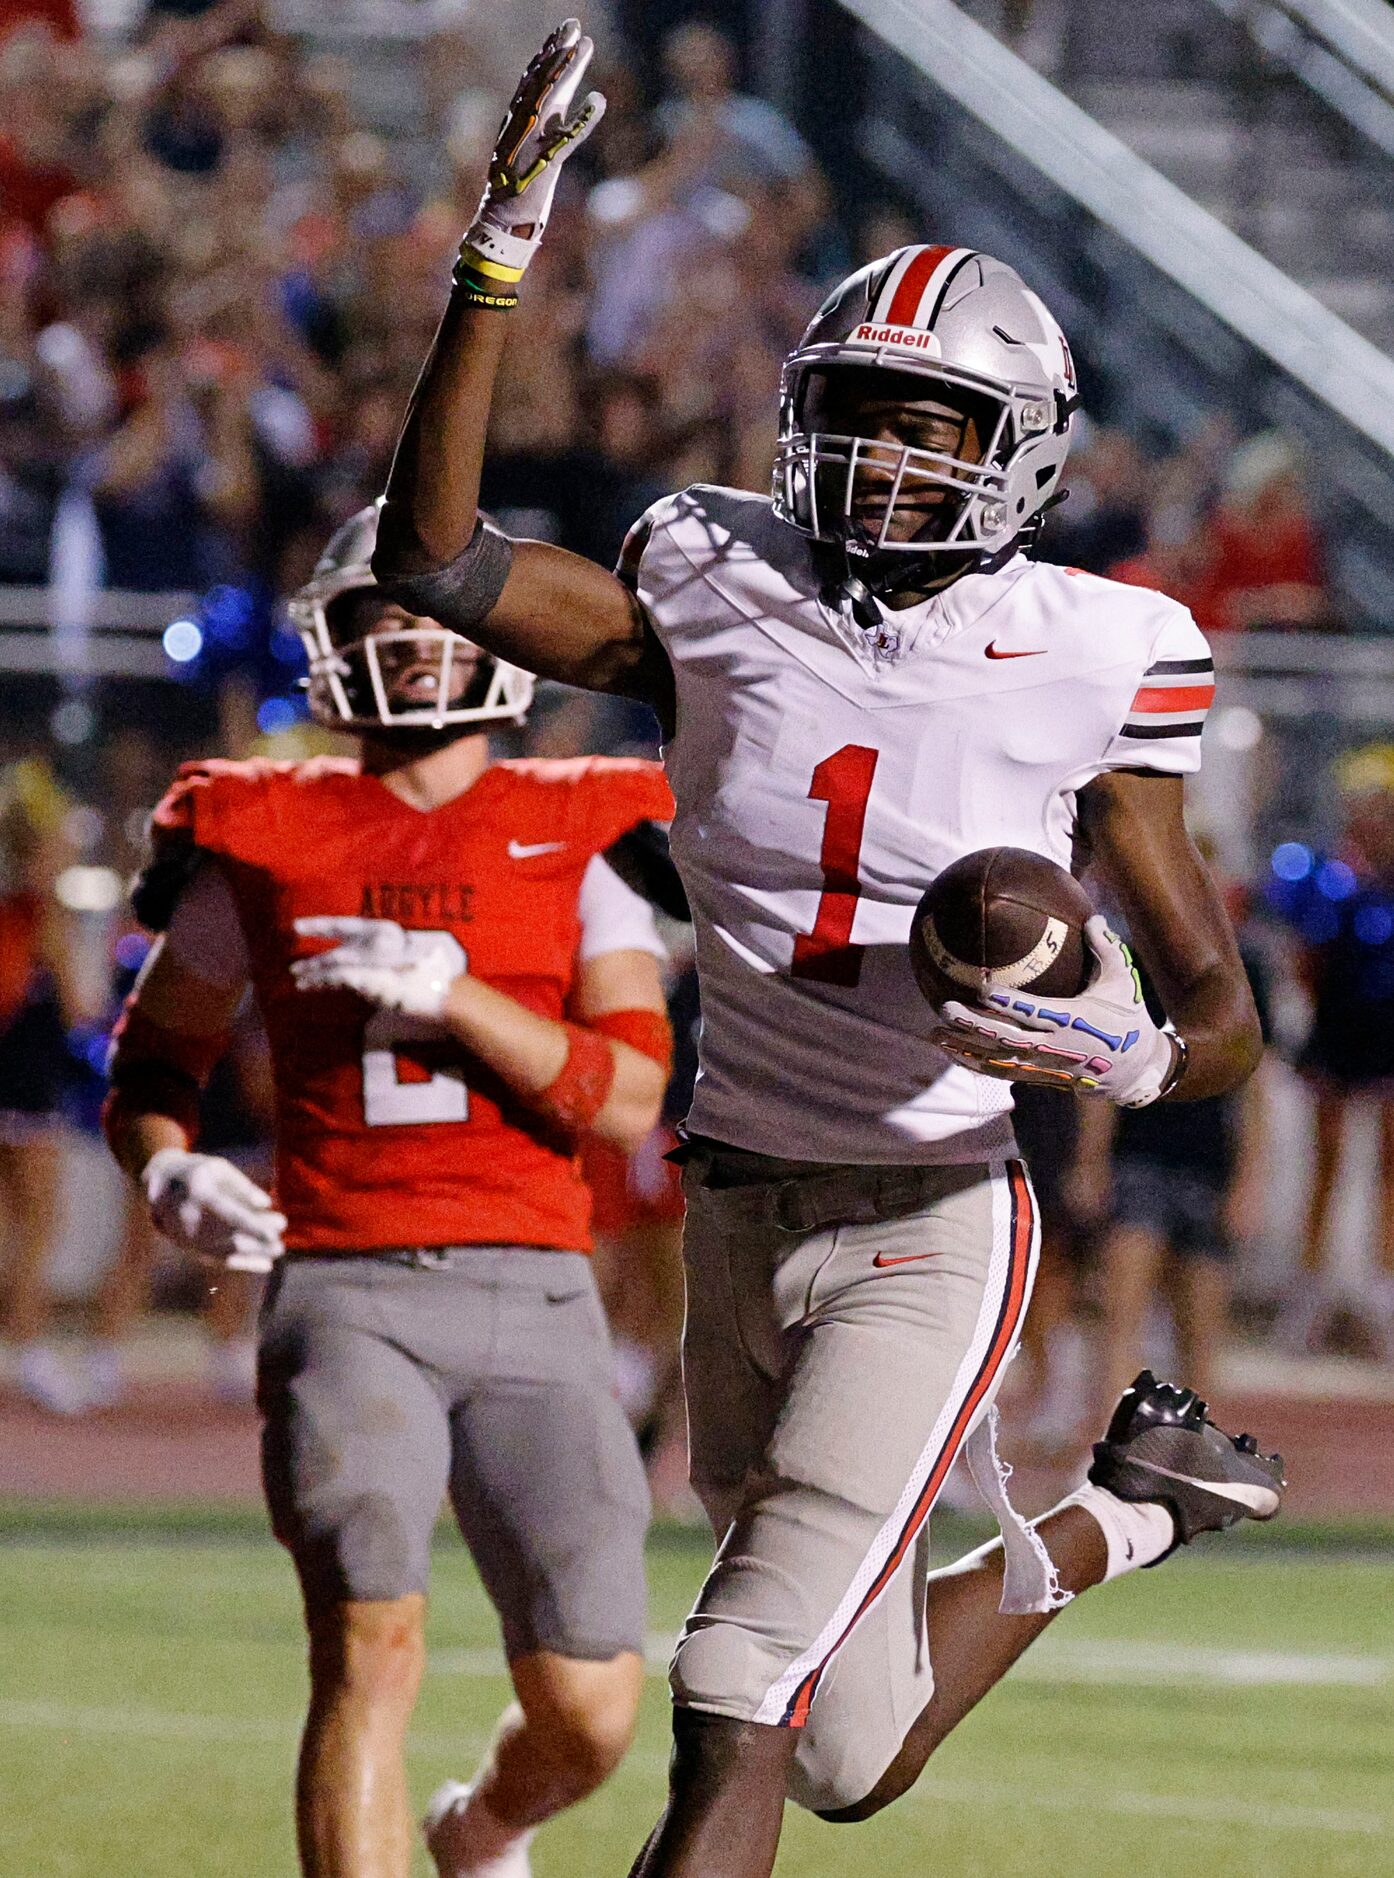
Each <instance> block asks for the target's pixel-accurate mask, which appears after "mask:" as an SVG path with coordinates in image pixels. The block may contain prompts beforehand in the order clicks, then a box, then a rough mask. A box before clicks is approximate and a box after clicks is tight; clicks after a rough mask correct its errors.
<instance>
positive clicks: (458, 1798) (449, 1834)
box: [428, 1786, 535, 1878]
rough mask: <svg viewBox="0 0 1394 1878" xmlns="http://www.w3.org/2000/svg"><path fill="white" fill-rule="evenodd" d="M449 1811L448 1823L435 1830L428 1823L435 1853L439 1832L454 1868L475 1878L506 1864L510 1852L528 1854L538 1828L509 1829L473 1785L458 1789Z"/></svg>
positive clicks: (442, 1822) (480, 1877)
mask: <svg viewBox="0 0 1394 1878" xmlns="http://www.w3.org/2000/svg"><path fill="white" fill-rule="evenodd" d="M438 1797H443V1796H438ZM447 1810H448V1814H449V1819H448V1824H447V1823H446V1822H445V1821H441V1822H439V1825H438V1826H437V1827H436V1828H435V1829H434V1830H433V1829H432V1827H431V1825H430V1824H429V1822H428V1836H429V1837H430V1838H431V1839H432V1841H433V1844H432V1850H433V1851H434V1850H435V1844H434V1840H435V1838H436V1832H437V1831H439V1832H440V1836H441V1838H442V1840H443V1841H444V1845H445V1846H446V1847H448V1856H449V1862H450V1866H451V1868H452V1869H453V1870H454V1871H456V1872H459V1873H464V1872H468V1873H470V1874H471V1875H472V1878H487V1874H489V1873H490V1872H492V1871H493V1870H494V1869H495V1868H496V1867H500V1866H503V1865H504V1861H505V1860H507V1859H508V1857H509V1854H510V1853H512V1854H515V1855H516V1854H517V1853H518V1852H521V1851H526V1849H527V1847H528V1845H529V1844H530V1843H531V1841H532V1838H533V1834H534V1831H535V1828H534V1827H531V1826H529V1827H527V1828H525V1829H524V1830H523V1831H521V1832H520V1831H519V1830H518V1829H517V1828H516V1827H514V1826H506V1825H505V1824H504V1822H503V1821H502V1820H501V1819H498V1818H496V1817H495V1815H494V1814H493V1813H492V1812H491V1811H490V1810H489V1807H488V1806H487V1805H486V1803H485V1801H484V1800H483V1798H482V1797H481V1795H480V1793H479V1791H478V1789H477V1788H475V1787H473V1786H470V1787H468V1788H464V1789H456V1791H455V1793H454V1796H453V1798H452V1800H451V1801H450V1803H449V1805H448V1808H447ZM442 1869H444V1867H442Z"/></svg>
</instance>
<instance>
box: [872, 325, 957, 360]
mask: <svg viewBox="0 0 1394 1878" xmlns="http://www.w3.org/2000/svg"><path fill="white" fill-rule="evenodd" d="M852 344H853V345H858V344H861V345H868V346H907V347H909V348H910V349H911V350H912V351H915V352H933V353H935V354H937V353H938V351H939V339H938V336H937V335H936V334H935V333H922V332H920V331H918V330H917V328H915V327H914V326H859V327H858V328H857V330H856V331H855V332H854V333H853V334H852Z"/></svg>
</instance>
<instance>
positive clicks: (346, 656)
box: [289, 503, 534, 731]
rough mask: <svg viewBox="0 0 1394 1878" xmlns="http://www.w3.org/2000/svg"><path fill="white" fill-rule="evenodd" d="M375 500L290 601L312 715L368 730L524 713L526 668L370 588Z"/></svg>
mask: <svg viewBox="0 0 1394 1878" xmlns="http://www.w3.org/2000/svg"><path fill="white" fill-rule="evenodd" d="M379 507H380V504H377V503H375V504H374V505H373V506H372V507H371V508H368V509H363V510H360V511H359V513H358V514H357V515H355V516H353V517H352V519H351V520H349V521H348V522H346V523H345V524H344V525H343V527H342V528H341V529H339V531H338V532H337V533H336V534H335V535H334V536H333V538H332V539H331V541H330V543H329V545H328V547H327V548H326V549H325V551H324V554H323V555H322V556H321V557H320V560H319V562H318V564H317V565H316V568H315V571H314V574H313V576H312V577H311V579H310V580H309V581H308V582H307V583H306V585H305V586H304V587H302V588H301V589H300V591H299V593H297V594H296V595H295V597H294V598H293V599H292V600H291V602H290V609H289V610H290V617H291V622H292V624H293V625H294V627H295V629H296V631H297V632H298V633H299V635H300V639H301V643H302V644H303V645H304V647H305V653H306V657H307V659H308V661H309V667H310V672H309V678H308V680H307V685H308V696H309V706H310V714H311V716H312V717H313V718H314V719H315V720H316V722H318V723H321V724H327V725H329V726H330V727H331V728H334V729H353V730H369V731H371V730H383V729H391V730H423V731H440V730H443V729H445V728H447V727H449V726H454V725H458V726H460V727H462V728H463V727H467V726H471V725H474V726H486V725H488V724H491V723H510V724H521V723H523V721H524V720H525V718H526V716H527V712H528V707H529V705H530V704H531V703H532V694H533V686H534V679H533V677H532V674H531V673H530V672H524V671H522V670H521V669H520V668H519V667H518V666H516V665H509V664H507V663H506V662H505V661H504V660H502V659H496V658H495V657H494V656H493V654H492V653H489V652H485V651H484V650H483V649H482V648H481V647H479V646H477V645H475V644H474V642H473V640H470V639H466V638H465V636H464V634H463V633H457V632H454V631H452V630H451V629H450V628H449V627H446V626H441V625H438V624H437V623H436V622H435V621H434V620H422V619H414V618H412V616H411V615H410V614H408V613H406V612H404V611H403V609H402V608H400V607H398V606H396V605H394V604H393V603H392V602H390V601H389V600H388V599H387V598H386V596H385V595H384V594H382V593H381V592H380V590H379V589H378V587H377V584H376V582H375V581H374V580H373V575H372V569H371V567H370V565H369V563H370V559H371V556H372V551H373V543H374V541H375V539H376V536H377V516H378V509H379Z"/></svg>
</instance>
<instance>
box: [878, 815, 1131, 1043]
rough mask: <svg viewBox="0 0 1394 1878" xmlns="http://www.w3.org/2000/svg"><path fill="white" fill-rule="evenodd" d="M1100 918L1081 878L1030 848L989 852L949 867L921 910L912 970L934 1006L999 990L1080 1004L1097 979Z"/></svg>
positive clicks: (917, 916) (918, 910)
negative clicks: (1095, 931) (1093, 950)
mask: <svg viewBox="0 0 1394 1878" xmlns="http://www.w3.org/2000/svg"><path fill="white" fill-rule="evenodd" d="M1093 912H1094V908H1093V906H1092V905H1091V904H1090V901H1089V895H1088V894H1087V893H1086V892H1085V891H1084V889H1083V887H1081V886H1080V884H1079V882H1078V881H1077V880H1076V879H1075V878H1074V876H1073V875H1072V874H1068V873H1066V871H1065V869H1064V868H1063V867H1059V866H1057V865H1056V863H1055V862H1054V861H1050V860H1047V859H1046V857H1045V856H1044V855H1043V854H1032V853H1030V852H1029V851H1028V850H1027V849H1025V848H980V849H979V850H978V852H977V853H976V854H965V855H964V856H963V858H962V859H961V860H958V861H955V862H954V863H953V864H952V866H950V867H946V868H945V869H944V871H943V873H941V874H940V875H938V876H937V878H936V879H935V880H934V882H933V884H932V885H931V886H930V887H929V889H928V890H927V892H926V893H925V894H924V896H923V898H922V899H921V900H920V904H919V905H918V906H917V907H916V908H915V918H914V922H913V924H912V925H911V928H910V963H911V964H912V966H913V967H914V971H915V977H916V978H917V980H918V981H919V986H920V990H921V991H923V993H924V995H925V997H926V998H927V999H928V1000H929V1002H930V1003H931V1004H933V1005H935V1006H939V1005H942V1004H944V1003H946V1002H947V1001H948V1000H949V999H950V998H960V999H965V1000H967V1001H969V1002H972V1001H973V1000H975V999H981V998H982V997H983V996H984V995H985V994H986V993H988V992H993V991H998V992H1001V991H1029V992H1031V993H1033V994H1034V995H1036V996H1040V997H1047V998H1071V997H1074V996H1076V995H1077V994H1078V993H1079V992H1081V991H1083V989H1084V987H1085V985H1086V983H1087V982H1088V979H1089V973H1090V966H1091V961H1090V956H1089V948H1088V945H1087V943H1086V941H1085V938H1084V932H1083V928H1084V922H1085V921H1086V920H1087V919H1089V918H1090V917H1091V916H1092V914H1093Z"/></svg>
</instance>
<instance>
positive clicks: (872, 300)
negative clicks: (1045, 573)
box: [773, 246, 1079, 560]
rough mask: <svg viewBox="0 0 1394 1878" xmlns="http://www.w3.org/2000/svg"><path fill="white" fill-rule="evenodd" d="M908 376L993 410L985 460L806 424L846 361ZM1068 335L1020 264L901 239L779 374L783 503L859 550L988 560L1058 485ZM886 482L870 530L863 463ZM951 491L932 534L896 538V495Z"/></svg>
mask: <svg viewBox="0 0 1394 1878" xmlns="http://www.w3.org/2000/svg"><path fill="white" fill-rule="evenodd" d="M849 365H854V366H861V367H866V366H873V367H880V368H884V369H885V370H886V371H888V372H896V373H910V374H911V375H913V376H914V377H916V378H923V379H924V380H926V390H925V393H924V396H925V397H926V398H927V399H932V397H933V390H932V387H934V386H939V387H942V388H944V389H945V390H946V391H947V392H949V393H950V394H951V395H952V394H954V393H957V394H958V395H959V397H960V398H962V397H963V395H964V394H969V395H970V396H971V397H972V398H973V399H975V400H977V401H978V402H979V405H980V408H982V409H984V410H985V411H986V412H987V413H988V417H987V421H986V426H985V428H983V426H980V430H982V437H983V454H982V460H981V461H980V462H976V463H975V462H970V461H969V460H968V459H967V458H966V457H962V456H954V455H949V454H945V453H942V452H940V451H935V450H926V449H916V448H912V447H910V446H909V445H904V444H900V443H895V442H887V441H876V440H870V439H867V438H865V437H855V436H836V435H831V434H829V433H827V432H823V431H818V430H809V429H808V428H807V427H806V425H805V408H806V405H807V403H808V394H809V387H810V382H811V380H812V378H813V375H814V374H816V373H823V372H833V371H836V370H837V369H838V368H839V367H844V366H849ZM1078 404H1079V397H1078V393H1077V389H1076V385H1075V371H1074V362H1073V360H1072V359H1071V357H1070V348H1069V346H1068V344H1067V343H1066V339H1065V335H1064V333H1063V332H1062V331H1061V330H1060V327H1059V326H1058V325H1057V324H1056V322H1055V320H1054V319H1053V318H1052V317H1051V315H1050V313H1049V312H1048V311H1047V309H1046V307H1045V305H1044V304H1043V302H1042V301H1041V300H1040V299H1039V298H1038V296H1037V295H1036V294H1034V293H1032V291H1031V289H1030V288H1029V287H1028V286H1026V284H1025V283H1024V282H1023V281H1022V279H1021V277H1020V275H1018V274H1017V273H1016V272H1015V271H1014V270H1013V269H1012V268H1010V267H1007V266H1006V265H1005V264H1004V263H1003V262H1001V261H994V260H993V259H992V258H991V256H990V255H986V254H978V253H975V252H974V251H973V250H972V249H971V248H950V247H930V246H917V247H910V248H900V249H898V250H897V251H896V252H895V253H894V254H891V255H888V256H886V257H885V258H884V259H883V260H880V261H873V262H872V263H871V265H870V266H869V267H864V268H862V269H861V270H860V271H859V272H858V273H856V274H853V275H851V276H850V277H849V278H848V279H847V280H845V281H843V283H842V284H841V286H839V287H837V288H836V289H834V291H833V293H832V294H831V295H830V296H829V297H828V299H827V300H826V301H824V303H823V305H822V307H821V308H820V309H819V311H818V312H817V314H816V315H815V316H814V319H813V321H812V323H811V324H810V326H809V327H808V330H807V331H806V332H805V333H804V335H803V338H802V339H801V340H800V341H799V344H798V346H797V347H796V348H795V349H794V351H793V352H791V353H790V355H789V357H788V358H787V359H786V360H785V363H784V370H783V373H782V376H781V380H780V396H779V414H780V424H779V447H778V454H777V456H776V459H775V471H774V489H773V495H774V510H775V513H776V515H778V516H779V517H780V519H781V520H782V521H785V522H788V523H789V524H790V526H791V527H793V528H797V529H798V530H799V532H800V533H801V534H804V535H807V536H809V537H810V538H811V539H813V540H815V541H824V542H833V543H837V544H838V545H840V546H841V547H843V548H844V549H846V550H847V551H848V552H849V553H851V554H854V555H858V556H867V555H871V554H880V553H883V552H884V553H886V554H910V555H959V556H962V555H964V554H965V553H967V554H970V555H973V554H976V555H977V556H978V558H980V559H984V560H985V559H987V558H989V557H991V556H992V555H994V554H996V553H999V552H1000V551H1001V550H1002V549H1004V548H1007V547H1009V546H1010V545H1011V543H1012V542H1013V541H1014V540H1015V539H1016V538H1017V537H1018V536H1019V535H1021V534H1022V533H1023V532H1025V531H1028V530H1030V528H1031V526H1032V524H1033V523H1034V522H1035V521H1036V519H1037V517H1039V516H1040V515H1041V514H1042V512H1043V511H1044V509H1045V508H1046V506H1047V505H1048V504H1049V502H1050V499H1051V497H1052V495H1054V493H1055V490H1056V486H1057V484H1058V483H1059V481H1060V475H1061V471H1062V470H1063V469H1064V467H1065V458H1066V455H1067V454H1068V452H1069V448H1070V428H1071V422H1072V419H1073V416H1074V413H1075V410H1076V409H1077V408H1078ZM863 467H865V468H866V469H867V470H874V471H875V472H876V473H877V475H878V477H880V478H882V479H885V478H887V477H889V479H890V489H889V496H888V499H887V502H886V508H885V513H884V515H883V516H882V517H881V520H880V523H879V526H878V527H877V528H876V529H875V530H874V531H873V530H870V529H868V528H866V527H865V526H864V525H862V524H861V523H859V522H858V520H857V519H856V517H855V515H854V511H853V495H854V484H855V482H856V480H857V472H858V470H859V469H861V468H863ZM926 488H934V489H942V490H944V491H946V492H947V493H946V495H945V497H944V498H943V501H942V503H941V505H940V513H939V515H938V516H937V517H936V526H935V528H934V530H933V538H932V539H930V538H925V539H911V540H892V539H890V537H889V530H890V527H891V521H892V517H893V516H894V514H895V509H896V504H897V502H899V501H900V500H901V499H902V498H904V499H905V500H906V501H907V502H909V501H912V500H913V499H914V497H915V496H916V495H919V496H920V497H921V498H923V493H924V491H925V489H926Z"/></svg>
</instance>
